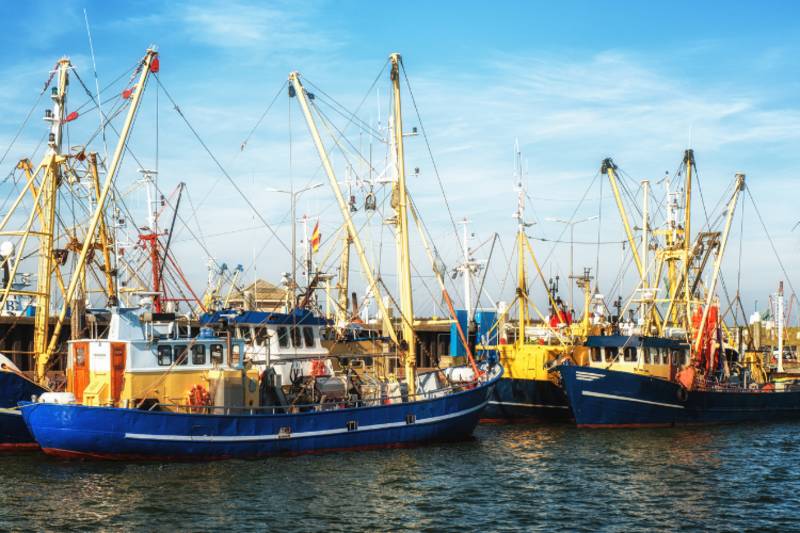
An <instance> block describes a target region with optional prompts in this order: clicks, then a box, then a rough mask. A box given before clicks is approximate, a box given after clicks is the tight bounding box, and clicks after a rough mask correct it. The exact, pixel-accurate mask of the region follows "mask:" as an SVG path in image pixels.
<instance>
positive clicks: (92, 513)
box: [0, 424, 800, 533]
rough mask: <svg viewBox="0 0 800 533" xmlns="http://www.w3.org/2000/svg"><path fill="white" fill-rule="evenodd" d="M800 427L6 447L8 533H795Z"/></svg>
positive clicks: (0, 468) (487, 430) (3, 494)
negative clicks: (62, 455) (309, 446)
mask: <svg viewBox="0 0 800 533" xmlns="http://www.w3.org/2000/svg"><path fill="white" fill-rule="evenodd" d="M798 444H800V425H798V424H776V425H754V426H741V427H718V428H691V429H661V430H631V431H627V430H619V431H608V430H579V429H576V428H574V427H571V426H568V425H564V426H550V427H547V426H524V425H520V426H481V427H479V428H478V430H477V432H476V438H475V439H473V440H471V441H468V442H463V443H458V444H450V445H435V446H427V447H421V448H416V449H410V450H387V451H367V452H353V453H337V454H330V455H319V456H305V457H295V458H274V459H266V460H258V461H224V462H216V463H207V464H186V463H179V464H114V463H93V462H63V461H58V460H55V459H50V458H47V457H44V456H42V455H39V454H18V455H17V454H10V455H0V483H2V487H3V490H2V491H0V511H1V512H0V529H2V530H22V529H24V530H65V531H68V530H80V531H84V530H97V529H102V530H106V531H152V530H179V531H197V530H203V531H206V530H237V531H264V530H281V531H321V530H326V531H348V532H349V531H431V532H434V531H435V532H440V531H452V532H457V533H463V532H464V531H544V530H546V531H589V532H594V531H611V532H615V531H620V532H623V531H624V532H629V531H675V530H678V529H701V530H707V531H732V530H736V531H740V530H789V529H793V528H796V527H797V522H796V520H795V517H796V514H797V513H796V511H795V510H796V507H797V503H798V501H799V499H800V497H798V494H800V446H798Z"/></svg>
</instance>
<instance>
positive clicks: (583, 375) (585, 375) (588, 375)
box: [575, 372, 605, 381]
mask: <svg viewBox="0 0 800 533" xmlns="http://www.w3.org/2000/svg"><path fill="white" fill-rule="evenodd" d="M602 377H605V376H604V375H603V374H594V373H592V372H575V378H576V379H577V380H578V381H594V380H596V379H600V378H602Z"/></svg>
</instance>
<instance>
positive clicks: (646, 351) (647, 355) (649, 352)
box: [642, 346, 658, 365]
mask: <svg viewBox="0 0 800 533" xmlns="http://www.w3.org/2000/svg"><path fill="white" fill-rule="evenodd" d="M642 352H643V358H644V359H643V360H644V362H645V364H647V365H652V364H653V355H655V356H656V363H658V360H657V359H658V348H650V347H649V346H642Z"/></svg>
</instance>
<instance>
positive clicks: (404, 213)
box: [389, 53, 417, 395]
mask: <svg viewBox="0 0 800 533" xmlns="http://www.w3.org/2000/svg"><path fill="white" fill-rule="evenodd" d="M389 59H390V61H391V71H390V72H391V74H390V78H391V80H392V93H393V96H394V114H393V118H394V124H393V130H392V133H393V137H394V148H395V151H396V157H395V163H396V165H397V181H395V183H394V185H395V189H394V191H393V196H394V197H396V198H397V204H396V205H395V206H394V208H395V212H396V213H397V220H396V224H397V233H398V235H399V237H400V238H399V240H398V242H397V256H398V258H399V260H398V266H399V267H400V271H399V272H398V273H397V275H398V279H399V280H400V314H401V315H402V317H401V323H402V332H403V340H404V341H405V343H406V351H405V357H404V366H405V375H406V383H407V384H408V393H409V395H413V394H414V391H413V389H414V387H415V383H416V381H415V378H414V367H415V366H416V361H417V339H416V334H415V332H414V326H413V323H414V302H413V300H412V291H411V256H410V254H409V246H408V237H409V235H408V234H409V232H408V209H407V207H408V190H407V189H406V168H405V154H404V148H403V113H402V107H401V101H400V63H401V62H402V59H401V57H400V54H398V53H393V54H391V55H390V56H389Z"/></svg>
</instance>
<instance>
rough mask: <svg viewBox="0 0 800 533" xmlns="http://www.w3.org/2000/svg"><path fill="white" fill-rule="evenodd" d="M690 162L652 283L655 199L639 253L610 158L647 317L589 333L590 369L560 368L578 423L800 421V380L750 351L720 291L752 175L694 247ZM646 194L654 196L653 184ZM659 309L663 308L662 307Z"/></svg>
mask: <svg viewBox="0 0 800 533" xmlns="http://www.w3.org/2000/svg"><path fill="white" fill-rule="evenodd" d="M683 163H684V167H683V168H684V169H685V174H686V175H685V177H686V184H685V186H684V195H685V197H684V199H683V202H682V203H683V206H684V209H685V218H684V222H683V224H678V223H677V220H678V217H677V216H676V212H675V207H676V206H677V205H678V202H675V201H674V198H673V199H670V195H669V194H668V205H667V206H666V209H665V212H666V213H667V223H666V226H665V227H664V228H662V229H660V230H657V231H656V234H657V236H663V237H665V242H664V244H663V246H658V247H656V249H657V260H656V264H657V265H658V267H657V272H658V273H659V274H658V275H656V276H655V277H651V275H650V273H649V270H650V269H649V268H648V266H647V265H648V257H647V255H648V250H649V249H650V248H651V242H650V241H649V240H648V231H649V218H648V215H647V200H645V202H644V214H643V217H644V220H643V224H642V227H643V239H642V241H643V243H644V244H642V254H641V256H640V255H638V254H637V253H636V249H637V246H636V243H635V242H633V238H632V233H631V231H630V225H629V223H628V222H627V217H626V215H625V211H624V209H623V208H622V207H621V206H622V204H621V201H619V198H620V197H619V195H618V194H617V193H618V189H617V188H616V183H615V180H616V176H615V170H616V167H615V165H614V164H613V162H610V160H606V161H605V162H604V165H603V173H608V174H610V175H611V176H610V178H611V180H612V186H613V187H612V188H613V189H614V192H615V194H617V199H618V201H619V206H620V212H621V214H622V217H623V223H624V226H625V229H626V231H627V233H628V237H629V239H630V244H631V250H632V252H633V254H634V259H635V262H636V263H637V267H638V269H639V272H640V275H641V280H640V286H639V289H640V294H641V296H640V298H638V299H637V300H636V302H634V303H638V304H639V319H638V320H637V321H628V322H627V323H619V324H617V328H616V330H615V331H613V332H612V333H611V334H609V335H605V336H602V335H600V336H590V337H588V339H587V342H586V345H587V346H588V347H589V349H590V352H591V353H590V357H589V365H588V366H587V367H577V366H574V365H570V364H563V365H560V366H559V367H558V368H557V371H558V373H559V374H560V376H561V380H562V382H563V386H564V389H565V391H566V393H567V397H568V399H569V403H570V406H571V408H572V412H573V414H574V416H575V421H576V423H577V424H578V425H579V426H584V427H649V426H674V425H684V424H721V423H736V422H752V421H774V420H789V419H795V418H800V376H797V375H794V376H792V375H783V374H781V373H778V372H769V371H768V369H767V368H766V367H765V365H764V364H763V361H762V359H761V358H759V357H754V356H753V354H752V353H751V354H748V352H747V351H746V349H745V347H744V345H743V340H742V336H741V335H740V333H741V330H738V333H739V334H737V330H732V329H731V328H728V327H727V326H726V325H725V324H724V322H723V320H722V314H721V313H720V308H719V302H718V299H717V298H716V295H715V290H716V285H717V280H718V278H719V275H720V268H721V262H722V257H723V254H724V251H725V248H726V244H727V242H728V238H729V234H730V229H731V223H732V221H733V216H734V211H735V207H736V203H737V200H738V197H739V195H740V193H741V191H742V190H743V189H744V187H745V177H744V175H743V174H737V175H736V178H735V180H734V184H733V193H732V194H731V197H730V198H729V200H728V201H727V202H726V203H725V204H724V206H725V208H724V211H723V215H724V220H725V223H724V228H723V230H722V232H703V233H700V234H699V235H698V236H697V239H696V240H695V243H694V244H693V245H691V246H690V233H689V231H690V205H691V196H690V194H691V180H692V178H691V176H692V172H693V170H695V167H694V157H693V153H692V151H691V150H687V151H686V153H685V156H684V161H683ZM644 194H645V198H647V195H648V187H647V183H645V184H644ZM714 254H715V256H714ZM712 256H714V262H713V265H714V267H713V272H712V274H711V279H710V282H708V285H707V286H706V287H705V297H704V298H699V297H700V295H699V290H700V288H701V285H702V284H701V282H700V280H701V276H702V273H703V269H704V267H705V266H706V264H708V262H709V259H710V258H711V257H712ZM662 271H664V272H666V276H665V278H666V280H667V283H666V287H663V290H664V291H665V292H667V294H668V297H666V298H661V299H659V298H658V297H657V296H656V294H657V292H658V288H657V287H658V284H659V282H660V279H659V278H660V273H661V272H662ZM631 302H633V299H632V300H631ZM658 304H664V305H663V306H662V307H661V308H659V306H658ZM659 309H660V310H659ZM662 311H663V312H662Z"/></svg>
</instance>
